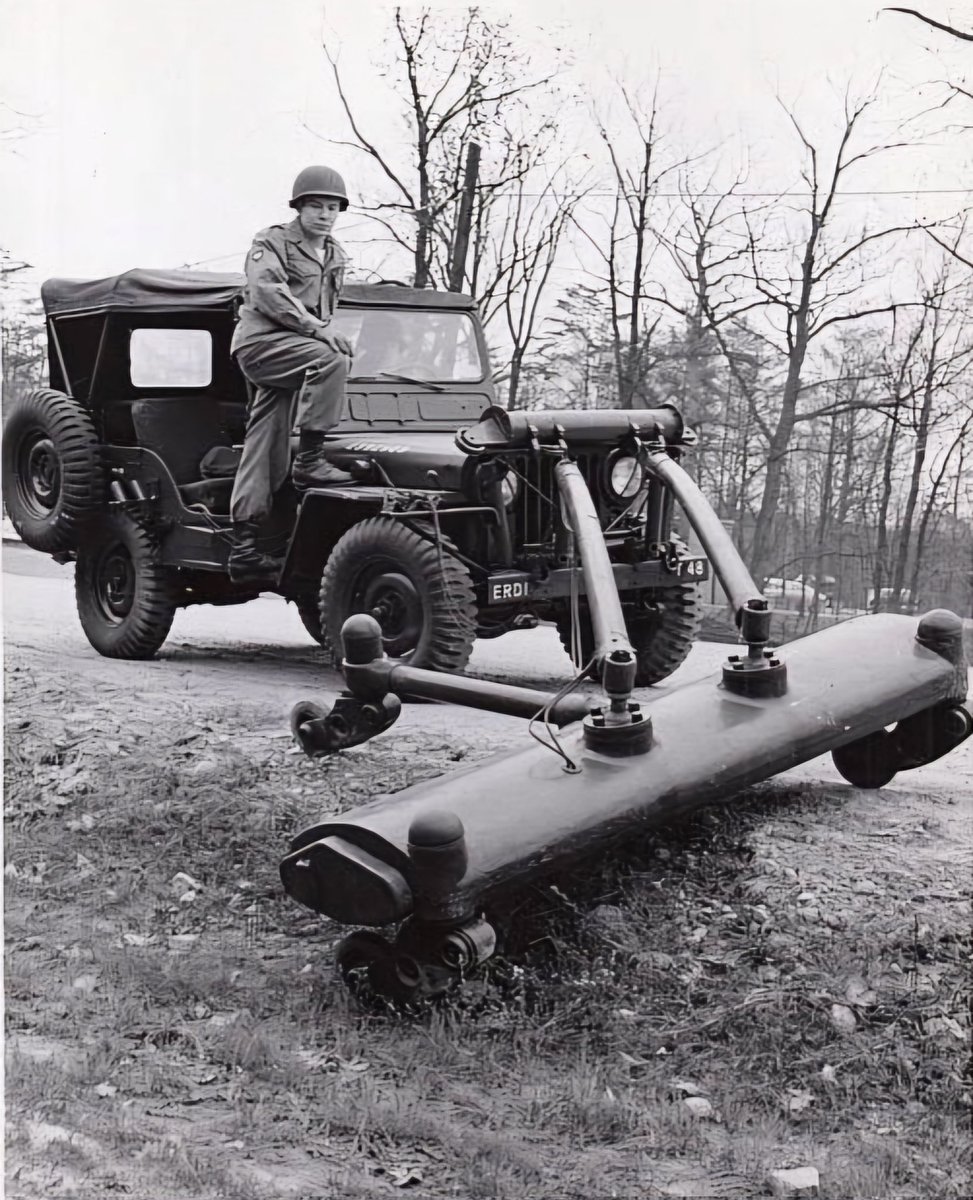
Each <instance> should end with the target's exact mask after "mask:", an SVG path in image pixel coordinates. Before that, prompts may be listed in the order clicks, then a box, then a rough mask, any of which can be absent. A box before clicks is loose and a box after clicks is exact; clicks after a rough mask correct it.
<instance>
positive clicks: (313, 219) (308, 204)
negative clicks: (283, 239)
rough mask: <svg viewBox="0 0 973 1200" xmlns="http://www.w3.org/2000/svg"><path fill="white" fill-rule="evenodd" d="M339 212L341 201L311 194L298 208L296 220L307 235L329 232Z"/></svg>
mask: <svg viewBox="0 0 973 1200" xmlns="http://www.w3.org/2000/svg"><path fill="white" fill-rule="evenodd" d="M339 212H341V203H340V201H338V200H334V199H332V198H331V197H330V196H311V197H310V199H308V200H305V202H304V203H303V204H302V205H301V207H300V209H299V210H298V214H297V217H298V220H299V221H300V222H301V228H302V229H303V230H304V232H305V233H306V234H307V235H308V237H321V236H322V234H326V233H330V232H331V230H332V228H333V227H334V223H335V221H336V220H337V217H338V213H339Z"/></svg>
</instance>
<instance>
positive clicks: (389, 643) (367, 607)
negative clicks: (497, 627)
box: [320, 517, 476, 671]
mask: <svg viewBox="0 0 973 1200" xmlns="http://www.w3.org/2000/svg"><path fill="white" fill-rule="evenodd" d="M450 549H451V544H450V543H449V542H448V541H446V540H445V539H443V540H442V541H441V542H440V543H439V544H438V545H437V544H435V543H433V542H430V541H427V540H426V539H425V538H423V537H420V536H419V534H418V533H416V532H414V531H413V530H411V529H408V528H406V526H404V525H401V524H399V523H398V522H397V521H392V520H389V519H387V518H385V517H370V518H369V519H368V520H366V521H361V522H360V523H359V524H357V525H353V526H352V528H351V529H349V530H348V532H347V533H346V534H345V535H344V536H343V537H342V538H341V539H340V540H339V541H338V543H337V544H336V546H335V548H334V550H332V552H331V555H330V557H329V558H328V561H327V563H326V564H325V567H324V572H323V574H322V576H321V592H320V612H321V613H322V614H323V617H322V627H323V631H324V636H325V645H326V647H327V649H328V650H329V651H330V653H331V656H332V658H333V660H334V662H335V663H336V664H338V663H340V661H341V627H342V625H343V624H344V623H345V621H346V620H347V619H348V617H350V616H351V615H352V614H353V613H369V614H370V615H371V616H373V617H374V618H375V619H376V620H377V621H378V623H379V625H381V627H382V644H383V647H384V649H385V653H386V654H387V655H388V656H389V657H390V658H405V659H408V660H409V662H410V663H411V664H412V666H415V667H426V668H428V669H430V670H433V671H461V670H462V669H463V667H465V666H466V663H467V660H468V659H469V657H470V652H471V650H472V649H473V641H474V639H475V637H476V597H475V595H474V592H473V582H472V580H471V578H470V573H469V571H468V570H467V569H466V567H465V566H464V565H463V564H462V563H461V562H459V561H458V560H457V559H456V558H454V557H453V555H452V554H451V553H450Z"/></svg>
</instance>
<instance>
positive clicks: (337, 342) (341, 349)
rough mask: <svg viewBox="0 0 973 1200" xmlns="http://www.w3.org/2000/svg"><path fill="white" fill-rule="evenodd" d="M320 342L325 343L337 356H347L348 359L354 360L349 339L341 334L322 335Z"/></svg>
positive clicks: (326, 333)
mask: <svg viewBox="0 0 973 1200" xmlns="http://www.w3.org/2000/svg"><path fill="white" fill-rule="evenodd" d="M320 340H321V341H322V342H324V344H325V345H326V346H327V347H328V348H329V349H330V350H333V351H334V352H335V354H345V355H347V356H348V358H352V357H353V355H354V350H353V349H352V346H351V342H349V341H348V339H347V338H346V337H344V336H342V334H340V333H331V332H325V333H322V334H321V338H320Z"/></svg>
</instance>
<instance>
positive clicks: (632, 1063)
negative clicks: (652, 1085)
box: [618, 1050, 652, 1067]
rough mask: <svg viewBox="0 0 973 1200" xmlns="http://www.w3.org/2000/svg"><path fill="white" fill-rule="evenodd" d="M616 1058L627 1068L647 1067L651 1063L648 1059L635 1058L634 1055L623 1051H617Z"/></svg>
mask: <svg viewBox="0 0 973 1200" xmlns="http://www.w3.org/2000/svg"><path fill="white" fill-rule="evenodd" d="M618 1057H619V1058H620V1059H621V1060H622V1062H623V1063H625V1065H626V1066H627V1067H647V1066H649V1064H650V1063H651V1062H652V1060H651V1059H650V1058H636V1057H635V1055H634V1054H628V1053H626V1051H624V1050H619V1052H618Z"/></svg>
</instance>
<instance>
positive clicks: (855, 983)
mask: <svg viewBox="0 0 973 1200" xmlns="http://www.w3.org/2000/svg"><path fill="white" fill-rule="evenodd" d="M845 999H846V1000H847V1001H848V1003H849V1004H854V1005H855V1006H856V1007H858V1008H865V1007H869V1006H871V1005H873V1004H877V1003H878V996H876V995H875V993H874V992H873V991H872V989H871V988H870V987H869V986H868V984H867V983H866V982H865V980H864V979H862V978H861V977H860V976H857V975H853V976H852V978H851V979H849V980H848V986H847V987H846V988H845Z"/></svg>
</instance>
